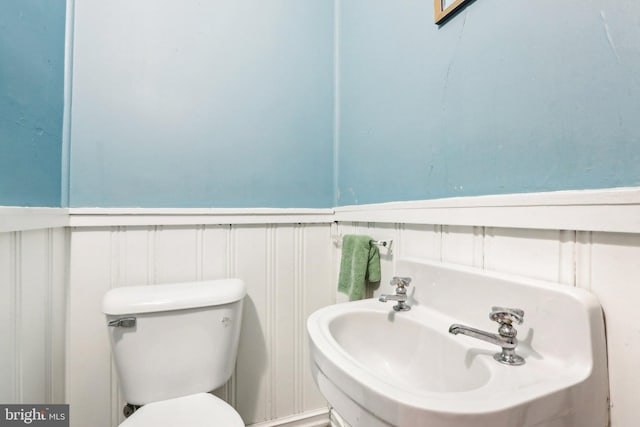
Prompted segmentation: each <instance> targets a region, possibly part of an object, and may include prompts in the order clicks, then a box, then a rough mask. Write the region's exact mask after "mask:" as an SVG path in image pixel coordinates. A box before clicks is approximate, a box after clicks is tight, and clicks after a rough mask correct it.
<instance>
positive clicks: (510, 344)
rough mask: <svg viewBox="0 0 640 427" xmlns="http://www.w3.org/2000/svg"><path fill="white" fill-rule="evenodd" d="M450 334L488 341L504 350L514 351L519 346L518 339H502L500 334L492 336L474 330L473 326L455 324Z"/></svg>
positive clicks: (488, 333) (450, 328) (450, 329)
mask: <svg viewBox="0 0 640 427" xmlns="http://www.w3.org/2000/svg"><path fill="white" fill-rule="evenodd" d="M449 333H451V334H453V335H458V334H462V335H467V336H470V337H473V338H477V339H479V340H482V341H486V342H488V343H490V344H495V345H499V346H500V347H502V348H508V349H514V348H516V347H517V346H518V339H517V338H516V337H502V336H500V335H498V334H492V333H490V332H485V331H481V330H480V329H476V328H472V327H471V326H465V325H458V324H453V325H451V327H449Z"/></svg>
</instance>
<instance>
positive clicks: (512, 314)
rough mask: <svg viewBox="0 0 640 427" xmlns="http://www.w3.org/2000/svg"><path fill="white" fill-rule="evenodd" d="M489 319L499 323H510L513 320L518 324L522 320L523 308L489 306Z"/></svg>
mask: <svg viewBox="0 0 640 427" xmlns="http://www.w3.org/2000/svg"><path fill="white" fill-rule="evenodd" d="M489 319H491V320H493V321H494V322H498V323H500V324H501V325H504V324H507V325H511V324H512V323H513V322H514V321H515V322H516V323H518V325H520V324H522V322H523V320H524V310H521V309H519V308H507V307H491V313H489Z"/></svg>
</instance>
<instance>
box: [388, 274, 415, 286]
mask: <svg viewBox="0 0 640 427" xmlns="http://www.w3.org/2000/svg"><path fill="white" fill-rule="evenodd" d="M409 283H411V277H398V276H394V277H393V279H391V282H390V285H391V286H397V287H399V288H406V287H407V286H409Z"/></svg>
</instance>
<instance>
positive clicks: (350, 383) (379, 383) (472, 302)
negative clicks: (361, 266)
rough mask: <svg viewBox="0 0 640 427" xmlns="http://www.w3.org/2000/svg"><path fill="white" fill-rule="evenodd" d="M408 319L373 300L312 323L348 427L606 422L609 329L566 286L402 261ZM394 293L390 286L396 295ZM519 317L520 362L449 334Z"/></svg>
mask: <svg viewBox="0 0 640 427" xmlns="http://www.w3.org/2000/svg"><path fill="white" fill-rule="evenodd" d="M396 271H397V275H399V276H409V277H412V278H413V281H412V286H411V287H410V291H409V293H410V295H411V297H410V299H409V301H408V303H409V305H411V307H412V309H411V310H410V311H407V312H395V311H393V309H392V305H393V303H391V304H390V303H386V304H385V303H381V302H379V301H378V300H375V299H370V300H363V301H357V302H350V303H345V304H336V305H333V306H329V307H325V308H323V309H320V310H318V311H316V312H315V313H313V314H312V315H311V316H310V317H309V319H308V322H307V329H308V332H309V337H310V350H311V351H310V355H311V362H312V363H311V369H312V374H313V376H314V379H315V381H316V384H317V385H318V387H319V389H320V391H321V392H322V393H323V395H324V396H325V398H326V399H327V400H328V401H329V403H330V404H331V406H332V407H333V408H335V409H336V411H337V412H338V413H339V414H340V415H341V416H342V418H344V419H345V420H346V421H347V422H348V423H349V424H351V425H352V426H353V427H358V426H363V427H365V426H366V427H377V426H400V427H404V426H407V427H413V426H428V427H533V426H536V427H578V426H579V427H602V426H606V425H607V423H608V384H607V371H606V353H605V338H604V324H603V318H602V311H601V309H600V306H599V304H598V302H597V300H596V299H595V297H593V296H592V295H591V294H589V293H587V292H584V291H581V290H579V289H575V288H571V287H568V286H565V285H559V284H552V283H547V282H541V281H535V280H529V279H524V278H520V277H514V276H507V275H501V274H492V273H487V272H484V271H482V270H477V269H471V268H465V267H459V266H452V265H444V264H441V263H429V262H424V261H420V260H411V259H404V260H399V261H398V262H397V267H396ZM390 290H391V288H390ZM495 305H499V306H506V307H516V308H521V309H523V310H524V311H525V318H524V323H523V324H522V325H518V326H517V329H518V338H519V339H520V343H519V345H518V348H517V350H516V352H517V353H518V354H519V355H521V356H523V357H524V359H525V361H526V363H525V364H524V365H522V366H507V365H504V364H500V363H498V362H496V361H495V360H494V359H493V354H494V353H496V352H499V350H500V348H499V347H497V346H495V345H492V344H489V343H486V342H484V341H480V340H478V339H474V338H471V337H468V336H461V335H458V336H454V335H451V334H449V333H448V329H449V326H450V325H451V324H453V323H461V324H465V325H469V326H472V327H475V328H479V329H482V330H486V331H488V332H492V333H494V332H496V331H497V328H498V325H497V324H496V323H494V322H492V321H491V320H489V316H488V313H489V311H490V309H491V307H492V306H495Z"/></svg>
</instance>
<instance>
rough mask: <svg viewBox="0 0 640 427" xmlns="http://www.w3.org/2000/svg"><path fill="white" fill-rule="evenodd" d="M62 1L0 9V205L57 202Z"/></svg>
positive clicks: (20, 0) (15, 1) (27, 1)
mask: <svg viewBox="0 0 640 427" xmlns="http://www.w3.org/2000/svg"><path fill="white" fill-rule="evenodd" d="M64 37H65V0H46V1H43V0H5V1H3V2H2V6H1V12H0V205H5V206H49V207H51V206H60V176H61V170H60V169H61V166H60V152H61V141H62V114H63V95H64Z"/></svg>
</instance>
